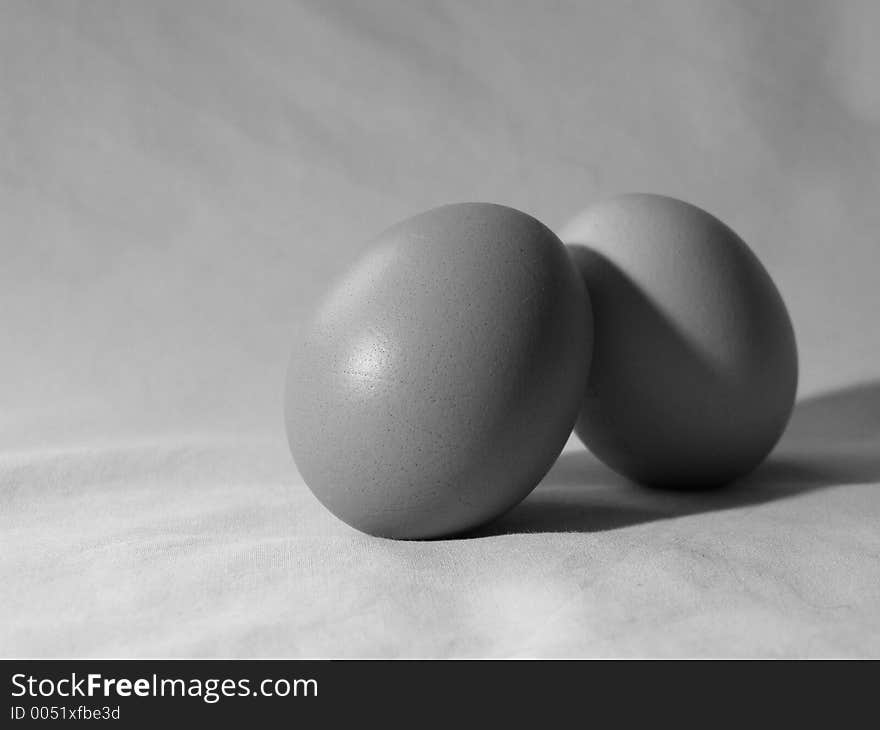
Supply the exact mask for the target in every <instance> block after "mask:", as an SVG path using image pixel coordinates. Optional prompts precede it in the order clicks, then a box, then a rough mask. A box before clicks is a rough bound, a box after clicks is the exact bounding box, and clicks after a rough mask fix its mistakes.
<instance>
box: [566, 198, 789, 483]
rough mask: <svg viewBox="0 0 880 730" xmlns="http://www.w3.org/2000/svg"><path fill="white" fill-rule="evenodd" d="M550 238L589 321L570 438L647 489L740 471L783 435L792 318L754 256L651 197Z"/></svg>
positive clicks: (598, 208) (721, 229) (707, 224)
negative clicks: (586, 302) (576, 283)
mask: <svg viewBox="0 0 880 730" xmlns="http://www.w3.org/2000/svg"><path fill="white" fill-rule="evenodd" d="M560 235H561V237H562V239H563V240H564V241H565V242H566V243H567V244H568V248H569V251H570V254H571V256H572V257H573V259H574V261H575V263H576V265H577V266H578V268H579V269H580V271H581V274H582V276H583V278H584V281H585V283H586V285H587V289H588V291H589V295H590V301H591V305H592V316H593V321H594V332H593V336H594V353H593V358H592V362H591V366H590V371H589V377H588V385H587V392H586V395H585V397H584V401H583V404H582V409H581V413H580V415H579V417H578V420H577V425H576V427H575V430H576V433H577V435H578V436H579V437H580V439H581V440H582V441H583V442H584V443H585V444H586V445H587V447H588V448H589V449H590V450H591V451H592V452H593V453H594V454H595V455H596V456H597V457H599V459H601V460H602V461H603V462H605V463H606V464H607V465H608V466H610V467H611V468H612V469H614V470H615V471H617V472H619V473H620V474H623V475H625V476H627V477H629V478H631V479H633V480H635V481H638V482H642V483H646V484H650V485H655V486H662V487H673V488H699V487H709V486H716V485H720V484H724V483H726V482H730V481H732V480H734V479H736V478H738V477H741V476H743V475H745V474H747V473H748V472H750V471H751V470H753V469H754V468H755V467H756V466H757V465H758V464H759V463H760V462H761V461H762V460H763V459H764V458H765V457H766V456H767V454H768V453H769V452H770V451H771V450H772V448H773V446H774V445H775V444H776V442H777V441H778V440H779V438H780V436H781V434H782V432H783V431H784V429H785V426H786V424H787V422H788V420H789V417H790V415H791V412H792V407H793V405H794V399H795V393H796V390H797V380H798V359H797V349H796V345H795V335H794V330H793V328H792V323H791V319H790V318H789V314H788V311H787V310H786V307H785V304H784V303H783V300H782V298H781V296H780V294H779V291H778V290H777V288H776V286H775V285H774V283H773V281H772V279H771V278H770V276H769V274H768V273H767V271H766V270H765V269H764V267H763V266H762V265H761V262H760V261H759V260H758V259H757V257H756V256H755V254H754V253H753V252H752V251H751V250H750V249H749V247H748V246H747V245H746V244H745V243H744V242H743V241H742V239H741V238H740V237H739V236H738V235H737V234H736V233H734V232H733V231H732V230H731V229H730V228H728V227H727V226H726V225H725V224H724V223H722V222H721V221H720V220H718V219H717V218H715V217H714V216H712V215H710V214H709V213H707V212H706V211H704V210H701V209H700V208H697V207H695V206H693V205H690V204H688V203H685V202H683V201H680V200H675V199H673V198H668V197H663V196H660V195H648V194H631V195H623V196H620V197H616V198H613V199H611V200H607V201H605V202H600V203H598V204H595V205H593V206H592V207H589V208H587V209H586V210H585V211H584V212H583V213H582V214H580V215H579V216H577V217H576V218H575V219H574V220H572V221H571V223H570V224H569V225H568V226H566V227H565V228H564V229H562V231H561V234H560Z"/></svg>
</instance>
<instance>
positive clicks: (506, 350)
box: [285, 203, 592, 539]
mask: <svg viewBox="0 0 880 730" xmlns="http://www.w3.org/2000/svg"><path fill="white" fill-rule="evenodd" d="M591 343H592V337H591V318H590V309H589V304H588V300H587V297H586V293H585V290H584V285H583V282H582V281H581V278H580V276H579V274H578V272H577V270H576V269H575V267H574V266H572V263H571V259H570V258H569V256H568V253H567V251H566V249H565V247H564V246H563V245H562V242H561V241H560V240H559V239H558V238H557V237H556V236H555V235H554V234H553V233H552V232H551V231H550V230H549V229H548V228H546V227H545V226H544V225H543V224H542V223H540V222H539V221H537V220H536V219H534V218H532V217H531V216H529V215H527V214H525V213H522V212H520V211H517V210H514V209H512V208H508V207H505V206H501V205H493V204H487V203H462V204H455V205H447V206H443V207H440V208H435V209H432V210H429V211H427V212H425V213H422V214H420V215H417V216H415V217H413V218H409V219H407V220H404V221H402V222H401V223H398V224H397V225H395V226H393V227H391V228H389V229H388V230H387V231H385V232H384V233H382V234H380V235H379V236H378V237H377V238H376V239H375V240H374V241H373V242H372V243H371V244H370V245H369V247H368V248H367V250H366V252H365V254H364V255H363V256H362V257H361V258H360V260H359V261H358V262H357V263H356V264H355V265H354V266H353V268H352V269H351V270H350V271H349V272H348V273H347V274H346V275H345V276H344V277H343V278H342V280H341V281H340V282H339V283H338V284H337V285H336V286H335V287H333V288H332V289H331V290H330V291H329V292H328V293H327V294H326V295H325V296H324V297H323V298H322V299H321V301H320V302H319V303H318V305H317V306H316V308H315V310H314V312H312V313H311V314H310V315H309V316H308V317H307V318H306V319H305V321H304V323H303V326H302V329H301V334H300V335H299V337H298V338H297V341H296V344H295V347H294V348H293V354H292V356H291V361H290V366H289V369H288V375H287V386H286V395H285V420H286V426H287V435H288V441H289V444H290V450H291V453H292V454H293V457H294V460H295V462H296V465H297V467H298V469H299V471H300V474H301V475H302V477H303V479H304V481H305V482H306V484H307V485H308V486H309V488H310V489H311V490H312V492H313V493H314V494H315V496H316V497H317V498H318V499H319V500H320V501H321V502H322V503H323V504H324V506H325V507H327V508H328V509H329V510H330V511H331V512H332V513H333V514H334V515H336V516H337V517H338V518H340V519H341V520H343V521H344V522H346V523H348V524H349V525H351V526H352V527H355V528H357V529H358V530H361V531H363V532H366V533H369V534H371V535H378V536H383V537H391V538H403V539H417V538H432V537H439V536H444V535H450V534H454V533H457V532H461V531H464V530H468V529H470V528H474V527H476V526H478V525H480V524H482V523H484V522H486V521H488V520H491V519H492V518H494V517H497V516H498V515H500V514H502V513H503V512H505V511H507V510H508V509H510V508H511V507H513V506H514V505H516V504H517V503H518V502H519V501H520V500H522V499H523V498H524V497H525V496H526V495H527V494H528V493H529V492H530V491H531V490H532V489H533V488H534V487H535V485H536V484H537V483H538V482H539V481H540V479H541V478H542V477H543V475H544V474H545V473H546V472H547V470H548V469H549V468H550V466H551V465H552V464H553V462H554V460H555V459H556V457H557V456H558V454H559V453H560V451H561V450H562V447H563V446H564V445H565V442H566V440H567V438H568V436H569V435H570V433H571V430H572V427H573V425H574V422H575V419H576V417H577V413H578V408H579V404H580V401H581V399H582V397H583V393H584V388H585V387H586V372H587V367H588V364H589V358H590V351H591Z"/></svg>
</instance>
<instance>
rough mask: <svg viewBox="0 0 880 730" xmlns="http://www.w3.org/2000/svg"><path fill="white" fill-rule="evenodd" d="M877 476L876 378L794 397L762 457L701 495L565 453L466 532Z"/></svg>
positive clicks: (711, 504)
mask: <svg viewBox="0 0 880 730" xmlns="http://www.w3.org/2000/svg"><path fill="white" fill-rule="evenodd" d="M877 479H880V381H873V382H870V383H864V384H861V385H856V386H852V387H849V388H845V389H841V390H836V391H832V392H829V393H825V394H822V395H819V396H815V397H812V398H807V399H805V400H803V401H801V402H799V403H798V404H797V406H796V407H795V411H794V414H793V416H792V420H791V423H790V424H789V427H788V429H787V430H786V432H785V435H784V436H783V438H782V440H781V441H780V443H779V445H778V446H777V447H776V449H775V450H774V452H773V453H772V454H771V456H770V457H769V458H768V459H767V461H766V462H764V464H762V465H761V466H760V467H758V469H756V470H755V471H754V472H753V473H752V474H751V475H749V476H748V477H746V478H744V479H742V480H740V481H739V482H737V483H735V484H732V485H729V486H728V487H726V488H722V489H717V490H712V491H709V492H700V493H672V492H664V491H660V490H654V489H648V488H644V487H640V486H638V485H635V484H632V483H630V482H628V481H627V480H625V479H623V478H622V477H619V476H618V475H616V474H614V473H613V472H612V471H610V470H609V469H607V468H606V467H605V466H603V465H602V464H601V463H600V462H599V461H597V460H596V459H595V458H594V457H593V456H592V455H591V454H590V453H589V452H588V451H586V450H579V451H569V452H566V453H563V454H562V456H560V457H559V460H558V461H557V463H556V464H555V465H554V467H553V468H552V469H551V470H550V472H549V473H548V474H547V476H546V477H545V478H544V481H543V482H542V483H541V484H540V485H539V487H538V488H537V489H536V490H535V491H534V492H533V493H532V494H531V495H530V496H529V497H528V498H527V499H526V500H525V501H524V502H523V503H522V504H520V505H519V506H518V507H516V508H515V509H513V510H511V511H510V512H509V513H508V514H506V515H505V516H503V517H502V518H500V519H499V520H496V521H495V522H493V523H491V524H490V525H487V526H485V527H484V528H481V529H480V530H478V531H476V532H474V533H471V536H473V537H483V536H489V535H503V534H511V533H518V532H597V531H602V530H612V529H615V528H619V527H626V526H628V525H635V524H639V523H643V522H651V521H653V520H661V519H669V518H675V517H680V516H684V515H691V514H697V513H701V512H711V511H717V510H724V509H732V508H736V507H746V506H749V505H755V504H761V503H764V502H770V501H773V500H777V499H783V498H788V497H793V496H796V495H799V494H803V493H806V492H809V491H813V490H816V489H823V488H828V487H834V486H841V485H845V484H858V483H864V482H871V481H876V480H877Z"/></svg>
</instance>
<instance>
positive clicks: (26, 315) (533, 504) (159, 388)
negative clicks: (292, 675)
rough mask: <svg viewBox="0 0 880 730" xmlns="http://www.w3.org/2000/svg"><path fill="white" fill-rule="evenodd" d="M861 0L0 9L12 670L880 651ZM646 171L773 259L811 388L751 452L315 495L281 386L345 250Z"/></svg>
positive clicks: (871, 253) (567, 207) (869, 78)
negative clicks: (751, 471) (467, 501)
mask: <svg viewBox="0 0 880 730" xmlns="http://www.w3.org/2000/svg"><path fill="white" fill-rule="evenodd" d="M878 21H880V10H878V6H877V5H876V4H874V3H871V2H865V3H861V4H860V3H834V4H831V3H819V4H815V5H814V4H812V3H807V4H805V3H802V2H800V1H798V2H792V3H789V2H774V3H772V4H771V5H768V6H767V7H766V8H765V7H763V6H760V7H759V6H757V5H755V4H751V3H729V2H724V3H707V2H693V3H686V2H664V3H656V4H655V3H636V4H626V3H617V2H608V3H595V4H592V3H589V4H588V3H545V2H534V3H508V2H504V3H485V2H448V3H447V2H444V3H435V2H431V3H428V2H424V3H414V2H403V1H402V0H401V2H371V3H368V4H355V3H350V4H349V3H337V2H323V1H322V2H305V3H278V4H276V3H262V2H261V3H244V2H241V3H217V2H206V3H199V2H187V3H179V2H172V1H171V0H168V1H167V2H143V3H121V4H120V3H110V2H107V3H103V2H58V3H51V2H40V3H33V2H25V1H23V0H22V1H13V2H4V3H2V5H0V247H2V249H0V250H2V253H3V259H2V262H0V353H2V356H0V655H2V656H15V657H18V656H125V657H131V656H291V657H300V656H310V657H327V656H332V657H340V656H348V657H364V656H368V657H375V656H382V657H396V656H442V657H446V656H505V657H506V656H527V657H528V656H645V655H647V656H704V655H735V656H742V655H758V656H819V655H821V656H829V655H831V656H837V655H852V656H880V386H878V381H877V377H878V375H880V328H878V327H876V316H877V312H878V311H880V287H878V286H877V271H878V268H877V267H878V255H880V252H878V248H877V231H878V230H880V208H878V206H877V204H876V195H877V190H878V189H880V92H878V89H880V86H878V84H877V79H876V69H877V68H878V67H880V55H878V54H880V51H878V46H877V44H876V32H875V31H876V28H877V24H878ZM633 189H636V190H651V191H656V192H665V193H668V194H672V195H677V196H679V197H683V198H686V199H689V200H692V201H694V202H696V203H698V204H701V205H703V206H705V207H706V208H708V209H709V210H711V211H713V212H715V213H716V214H718V215H719V216H720V217H722V218H723V219H725V220H726V221H727V222H729V223H730V224H731V225H732V226H733V227H734V228H735V229H737V230H738V231H739V232H740V233H741V234H742V235H743V237H744V238H745V239H746V240H747V241H749V242H750V244H751V245H752V246H753V248H754V249H755V251H756V252H757V253H758V255H759V256H760V257H761V259H762V260H763V261H764V262H765V264H766V265H767V267H768V269H769V270H770V272H771V273H772V275H773V276H774V278H775V279H776V281H777V282H778V284H779V286H780V289H781V291H782V293H783V295H784V297H785V299H786V301H787V302H788V304H789V306H790V308H791V312H792V316H793V319H794V322H795V327H796V330H797V334H798V341H799V346H800V353H801V362H802V379H801V394H802V401H803V403H802V406H801V407H800V408H799V410H798V413H797V415H796V418H795V422H794V424H793V426H792V429H791V430H790V432H789V434H788V435H787V437H786V439H785V441H784V443H783V444H782V445H781V446H780V448H779V449H778V450H777V452H776V454H775V455H774V456H773V457H772V459H771V461H770V462H769V463H768V464H767V465H765V467H763V468H762V469H761V470H760V471H759V472H758V473H757V474H756V475H755V476H754V477H753V478H752V479H751V480H749V481H747V482H746V483H744V484H742V485H740V486H738V487H734V488H732V489H729V490H726V491H722V492H718V493H715V494H711V495H703V496H694V495H674V494H663V493H658V492H648V491H644V490H640V489H638V488H636V487H633V486H630V485H627V484H626V483H624V482H623V481H621V480H619V479H617V478H616V477H615V476H614V475H612V474H611V473H610V472H608V471H606V470H605V469H604V468H602V467H601V465H599V464H597V463H596V462H595V461H593V460H592V459H591V458H590V457H589V456H588V455H587V454H586V452H584V450H583V449H582V447H580V446H579V445H578V444H577V443H576V442H572V443H570V444H569V447H568V450H567V452H566V453H565V454H564V455H563V457H562V459H561V460H560V462H559V463H558V464H557V466H556V467H555V468H554V470H553V471H552V472H551V474H550V475H549V476H548V477H547V479H546V480H545V481H544V483H543V484H542V485H541V486H540V487H539V488H538V490H537V491H536V492H535V493H533V495H531V496H530V497H529V498H528V499H527V500H526V502H524V503H523V504H522V505H521V506H520V507H518V508H517V509H516V510H514V511H513V512H511V513H510V514H509V515H508V516H507V517H505V518H504V519H503V520H501V521H500V522H499V523H496V524H495V525H492V526H489V527H487V528H486V529H485V530H483V531H481V532H480V533H478V534H477V535H475V536H470V537H468V538H461V539H454V540H438V541H431V542H392V541H387V540H380V539H374V538H369V537H366V536H364V535H361V534H359V533H357V532H355V531H353V530H351V529H349V528H348V527H346V526H345V525H343V524H341V523H339V522H338V521H336V520H335V519H334V518H333V517H332V516H331V515H330V514H328V513H327V512H326V511H325V510H324V509H323V508H322V507H321V506H320V505H319V504H318V503H317V501H316V500H315V499H314V498H313V497H312V496H311V494H310V493H309V491H308V490H307V488H306V487H305V486H304V485H303V483H302V481H301V480H300V479H299V478H298V476H297V473H296V470H295V468H294V466H293V464H292V462H291V459H290V456H289V454H288V452H287V447H286V444H285V441H284V435H283V427H282V425H281V416H280V413H281V403H280V390H281V382H282V376H283V371H284V366H285V361H286V356H287V353H288V351H289V348H290V347H291V346H292V345H293V344H295V335H292V334H291V332H293V330H294V322H295V321H296V319H297V317H298V316H300V315H301V314H302V313H303V312H305V311H306V310H307V308H308V306H309V303H310V302H311V301H312V299H313V298H314V296H315V295H316V294H317V293H318V292H319V291H321V290H322V289H323V288H324V287H325V286H326V285H327V282H328V281H329V280H330V278H331V277H332V276H334V275H336V274H338V273H339V272H341V271H342V270H343V269H344V268H345V267H346V265H347V264H348V263H349V262H350V260H351V258H352V256H353V255H354V254H355V253H356V252H357V251H358V250H360V247H361V246H362V245H363V242H364V241H366V240H367V239H368V238H369V237H370V236H372V235H373V234H374V233H376V232H378V231H379V230H381V229H382V228H383V227H385V226H387V225H388V224H390V223H392V222H394V221H395V220H396V219H399V218H401V217H404V216H407V215H410V214H412V213H414V212H417V211H418V210H420V209H423V208H426V207H429V206H432V205H437V204H440V203H445V202H450V201H453V200H462V199H477V200H493V201H497V202H502V203H507V204H510V205H513V206H516V207H519V208H522V209H524V210H527V211H528V212H530V213H533V214H534V215H536V216H537V217H539V218H540V219H542V220H544V221H546V222H547V223H548V224H549V225H551V226H559V225H561V224H562V223H564V221H565V220H566V218H568V217H569V216H570V215H572V214H573V213H575V212H576V211H577V210H578V209H579V208H581V207H583V206H584V205H586V204H587V203H589V202H590V201H591V200H594V199H596V198H598V197H602V196H604V195H608V194H611V193H614V192H619V191H623V190H633ZM331 447H332V448H336V449H338V451H339V458H345V452H344V445H342V444H340V445H331Z"/></svg>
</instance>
